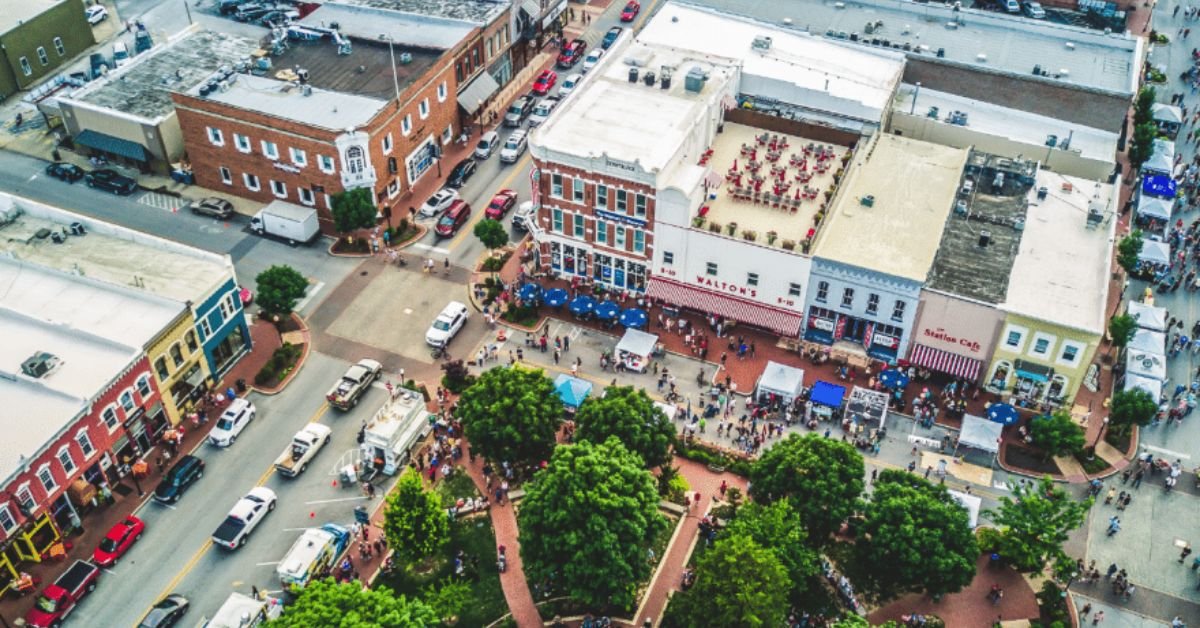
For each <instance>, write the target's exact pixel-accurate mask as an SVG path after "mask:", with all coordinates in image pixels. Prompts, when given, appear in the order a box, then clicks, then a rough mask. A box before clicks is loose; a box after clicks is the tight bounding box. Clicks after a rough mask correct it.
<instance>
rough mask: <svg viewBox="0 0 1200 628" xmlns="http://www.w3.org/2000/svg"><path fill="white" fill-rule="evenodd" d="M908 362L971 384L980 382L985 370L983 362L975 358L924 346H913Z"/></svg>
mask: <svg viewBox="0 0 1200 628" xmlns="http://www.w3.org/2000/svg"><path fill="white" fill-rule="evenodd" d="M908 361H909V362H912V363H913V364H916V365H917V366H923V367H925V368H927V369H929V370H931V371H937V372H939V373H945V374H947V375H952V376H954V377H958V378H962V379H965V380H967V381H970V382H974V381H978V380H979V371H980V370H981V369H982V368H983V362H980V361H979V360H976V359H974V358H968V357H965V356H961V355H958V354H956V353H950V352H949V351H942V350H941V349H934V348H933V347H927V346H925V345H922V344H913V346H912V351H911V352H909V356H908Z"/></svg>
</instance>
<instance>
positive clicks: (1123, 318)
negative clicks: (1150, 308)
mask: <svg viewBox="0 0 1200 628" xmlns="http://www.w3.org/2000/svg"><path fill="white" fill-rule="evenodd" d="M1137 328H1138V324H1137V319H1136V318H1134V317H1132V316H1130V315H1129V314H1117V315H1116V316H1114V317H1112V318H1111V319H1109V321H1108V336H1109V338H1112V343H1113V345H1115V346H1117V347H1124V346H1125V345H1127V344H1129V341H1130V340H1133V335H1134V334H1135V333H1137Z"/></svg>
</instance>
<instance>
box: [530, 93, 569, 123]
mask: <svg viewBox="0 0 1200 628" xmlns="http://www.w3.org/2000/svg"><path fill="white" fill-rule="evenodd" d="M561 100H562V98H561V97H559V96H547V97H546V98H543V99H541V100H539V101H538V104H537V105H535V106H534V107H533V113H532V114H530V115H529V127H530V128H534V127H538V126H541V124H542V123H543V122H545V121H546V118H549V117H550V112H552V111H554V107H555V106H557V105H558V103H559V101H561Z"/></svg>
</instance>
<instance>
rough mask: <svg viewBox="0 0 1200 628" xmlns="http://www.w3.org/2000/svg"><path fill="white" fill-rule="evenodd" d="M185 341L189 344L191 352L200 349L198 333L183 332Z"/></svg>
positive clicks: (191, 331)
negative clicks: (197, 341)
mask: <svg viewBox="0 0 1200 628" xmlns="http://www.w3.org/2000/svg"><path fill="white" fill-rule="evenodd" d="M183 341H184V342H185V343H187V348H188V351H189V352H195V351H196V349H199V348H200V345H198V344H196V332H195V331H193V330H191V329H189V330H187V331H185V332H183Z"/></svg>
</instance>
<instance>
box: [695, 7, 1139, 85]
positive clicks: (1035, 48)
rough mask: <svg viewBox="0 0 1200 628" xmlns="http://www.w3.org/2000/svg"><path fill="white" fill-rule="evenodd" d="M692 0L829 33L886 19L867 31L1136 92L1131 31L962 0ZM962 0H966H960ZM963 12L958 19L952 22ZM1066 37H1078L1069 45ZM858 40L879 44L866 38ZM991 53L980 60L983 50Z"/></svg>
mask: <svg viewBox="0 0 1200 628" xmlns="http://www.w3.org/2000/svg"><path fill="white" fill-rule="evenodd" d="M691 3H692V4H696V5H701V6H705V7H710V8H713V9H717V10H720V11H725V12H729V13H735V14H741V15H746V16H749V17H753V18H756V19H759V20H762V21H764V22H767V23H770V24H783V21H784V19H790V20H792V23H793V25H794V28H795V29H797V30H802V31H808V32H811V33H814V34H816V35H823V36H826V37H833V38H841V37H846V38H849V36H850V35H851V34H857V35H859V36H860V37H861V36H863V35H865V33H864V30H865V29H864V26H865V25H866V24H867V23H868V22H871V23H876V22H882V25H881V26H879V27H877V28H876V29H875V30H874V32H873V33H872V34H871V35H869V36H868V37H869V38H879V39H886V40H888V41H889V42H891V43H895V44H898V45H900V46H903V45H904V44H906V43H907V44H909V45H910V48H915V49H917V50H919V51H915V52H910V53H908V54H910V55H912V56H920V57H929V58H932V57H934V56H935V54H936V53H937V51H938V49H939V48H941V49H944V51H945V52H944V55H945V59H946V60H947V61H953V62H957V63H962V64H967V65H978V66H980V67H982V68H988V69H991V70H1000V71H1003V72H1008V73H1012V74H1017V75H1026V76H1027V75H1031V73H1032V71H1033V66H1035V65H1040V66H1041V67H1042V68H1045V69H1046V70H1047V71H1048V72H1050V73H1051V74H1057V73H1059V71H1060V70H1063V69H1065V70H1067V71H1068V72H1069V74H1068V75H1067V76H1064V77H1063V78H1061V79H1059V80H1062V81H1064V82H1069V83H1073V84H1077V85H1081V86H1084V87H1091V88H1096V89H1101V90H1106V91H1109V92H1116V93H1121V94H1132V93H1133V92H1134V91H1136V85H1137V80H1138V77H1137V70H1138V67H1139V61H1138V59H1139V57H1140V55H1141V54H1142V53H1141V49H1142V46H1143V44H1142V43H1141V41H1140V39H1139V38H1137V37H1133V36H1132V35H1130V34H1128V33H1112V34H1109V35H1105V34H1104V32H1103V31H1095V30H1091V29H1086V28H1080V27H1076V26H1069V25H1065V24H1054V23H1051V22H1048V21H1046V20H1030V19H1026V18H1024V17H1022V16H1010V15H1006V14H1001V13H995V12H991V11H981V10H975V9H969V8H966V6H964V7H963V8H962V9H961V10H960V11H959V12H958V13H957V14H956V13H955V10H954V7H953V4H952V3H946V4H936V3H918V2H908V1H904V0H849V1H846V2H839V1H834V0H787V1H781V0H691ZM963 4H964V5H966V4H969V3H963ZM956 15H958V16H960V17H961V21H962V22H961V25H960V26H958V27H957V28H951V27H949V26H948V24H949V23H950V22H952V21H955V17H956ZM1067 43H1071V44H1074V47H1073V48H1068V47H1067ZM852 45H854V46H861V47H870V48H878V46H871V45H869V44H859V43H854V44H852ZM980 54H984V55H987V60H986V61H984V62H980V61H979V60H978V55H980Z"/></svg>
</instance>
